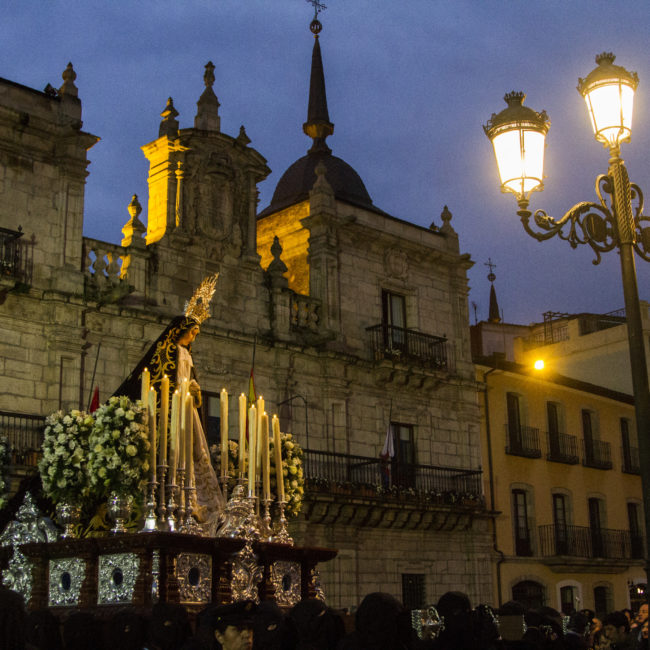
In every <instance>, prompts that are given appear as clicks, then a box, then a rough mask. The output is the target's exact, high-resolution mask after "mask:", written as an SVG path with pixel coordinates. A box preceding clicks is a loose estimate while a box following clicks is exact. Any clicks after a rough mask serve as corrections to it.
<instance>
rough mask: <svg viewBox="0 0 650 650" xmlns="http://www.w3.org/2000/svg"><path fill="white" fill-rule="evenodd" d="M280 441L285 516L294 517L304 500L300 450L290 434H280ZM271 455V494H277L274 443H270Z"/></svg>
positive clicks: (303, 478)
mask: <svg viewBox="0 0 650 650" xmlns="http://www.w3.org/2000/svg"><path fill="white" fill-rule="evenodd" d="M280 438H281V440H282V473H283V474H284V499H285V501H286V503H287V505H286V508H285V514H286V515H287V517H296V516H297V515H298V513H299V512H300V510H301V509H302V502H303V499H304V498H305V477H304V474H303V469H302V448H301V447H300V445H299V444H298V443H297V442H296V441H295V440H294V437H293V436H292V435H291V434H290V433H281V434H280ZM270 447H271V450H270V453H271V492H274V493H275V494H277V481H276V475H275V474H276V472H275V463H274V462H273V458H275V455H274V454H275V451H274V450H275V441H274V440H273V438H272V439H271V441H270Z"/></svg>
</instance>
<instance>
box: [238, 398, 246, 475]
mask: <svg viewBox="0 0 650 650" xmlns="http://www.w3.org/2000/svg"><path fill="white" fill-rule="evenodd" d="M245 459H246V395H244V393H242V394H241V395H240V396H239V478H240V479H242V478H244V464H245V462H246V461H245Z"/></svg>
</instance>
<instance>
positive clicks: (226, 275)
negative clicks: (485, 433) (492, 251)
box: [0, 66, 492, 606]
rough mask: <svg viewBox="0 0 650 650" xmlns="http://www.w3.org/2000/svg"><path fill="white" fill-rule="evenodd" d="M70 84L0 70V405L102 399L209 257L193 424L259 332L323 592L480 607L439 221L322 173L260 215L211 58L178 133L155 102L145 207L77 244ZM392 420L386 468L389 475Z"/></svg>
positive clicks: (80, 169) (456, 303)
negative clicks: (402, 215)
mask: <svg viewBox="0 0 650 650" xmlns="http://www.w3.org/2000/svg"><path fill="white" fill-rule="evenodd" d="M70 77H71V75H70V74H68V80H65V83H64V85H63V86H62V88H61V89H60V90H59V91H58V92H55V91H54V92H50V93H41V92H37V91H34V90H32V89H29V88H25V87H23V86H20V85H18V84H13V83H11V82H7V81H0V227H2V228H4V229H6V231H7V232H6V233H5V234H4V235H3V236H5V240H6V241H9V240H11V241H14V239H11V238H12V237H15V238H17V239H15V241H17V242H18V243H19V246H18V251H19V253H20V255H19V257H17V258H16V259H17V260H18V262H17V263H16V264H13V262H11V260H9V261H8V265H7V266H6V269H5V271H6V272H5V274H4V275H3V277H2V305H1V306H0V363H1V364H2V373H1V374H0V410H2V411H5V412H8V411H11V412H17V413H23V414H34V415H44V414H47V413H49V412H51V411H53V410H55V409H58V408H70V407H79V406H81V407H86V406H87V405H88V402H89V397H90V394H91V393H92V390H93V387H94V386H99V388H100V395H101V397H102V399H105V398H106V397H108V395H110V393H111V392H112V391H113V390H115V388H116V387H117V386H118V385H119V383H120V382H121V380H122V379H123V378H124V377H125V375H126V374H127V373H128V372H129V371H130V370H131V368H132V367H133V366H134V364H135V363H136V361H137V360H138V359H139V358H140V357H141V355H142V354H143V352H144V351H145V350H146V348H147V347H148V346H149V345H150V343H151V341H152V340H154V339H155V338H156V337H157V336H158V335H159V334H160V332H161V331H162V329H163V328H164V326H165V325H166V324H167V323H168V322H169V320H170V319H171V318H172V317H173V316H175V315H176V314H178V313H179V312H180V311H181V310H182V306H183V304H184V302H185V300H187V299H188V298H189V296H190V295H191V293H192V291H193V289H194V287H195V286H197V285H198V284H199V282H200V281H201V280H202V279H203V278H204V277H205V276H206V275H207V274H209V273H213V272H216V271H218V272H219V273H220V277H219V281H218V285H217V292H216V294H215V296H214V300H213V303H212V313H213V317H212V318H211V319H210V320H209V321H207V322H206V323H204V325H203V327H202V332H201V335H200V337H199V338H198V339H197V342H196V345H195V348H194V358H195V361H196V365H197V374H198V377H199V379H200V382H201V386H202V389H203V392H204V402H205V404H206V409H207V413H206V417H207V419H208V420H209V419H211V418H212V417H213V416H214V415H215V414H218V401H217V400H218V397H217V395H218V392H219V391H220V390H221V388H222V387H225V388H226V389H227V390H228V391H229V393H230V394H231V395H237V394H239V393H240V392H242V391H245V390H246V387H247V383H248V377H249V374H250V370H251V361H252V358H253V351H254V346H255V383H256V387H257V391H258V394H262V395H263V396H264V398H265V400H266V404H267V409H268V410H269V411H271V412H275V411H277V412H279V415H280V418H281V426H282V428H283V429H284V430H286V431H292V432H293V433H294V434H295V435H296V437H297V439H298V440H299V442H300V444H301V445H302V446H303V447H305V448H308V449H309V452H307V453H306V458H305V462H306V472H307V476H308V479H309V481H310V483H309V487H308V490H307V495H306V501H305V508H304V511H303V514H302V515H301V517H300V518H299V519H298V520H297V521H296V522H294V523H293V524H292V530H293V533H294V535H295V537H296V540H297V541H298V542H305V543H309V544H313V545H322V546H334V547H337V548H339V549H340V555H339V557H338V558H337V559H336V560H334V561H333V562H331V563H329V564H328V565H326V566H325V567H324V569H323V575H322V579H323V586H324V588H325V590H326V593H328V594H329V595H330V598H331V602H332V603H333V604H334V605H337V606H353V605H356V604H358V602H359V601H360V599H361V598H362V597H363V595H365V594H366V593H368V592H369V591H373V590H383V591H389V592H391V593H393V594H395V595H396V596H397V597H399V598H402V597H404V598H407V599H408V600H409V604H424V602H419V600H424V601H426V602H432V601H435V600H437V598H438V597H439V596H440V595H441V594H442V593H443V592H444V591H446V590H448V589H460V590H463V591H467V592H468V593H469V594H470V596H471V598H472V600H473V601H474V602H479V601H483V602H486V601H488V600H489V599H490V597H491V595H492V584H491V580H492V577H491V572H490V569H489V566H490V558H491V555H490V554H491V538H490V532H489V527H488V523H489V520H488V517H487V514H486V510H485V507H484V504H483V501H482V498H481V495H480V492H481V488H480V483H481V481H480V467H481V460H480V444H479V429H480V426H479V410H478V406H477V400H476V382H475V376H474V369H473V365H472V361H471V355H470V345H469V328H468V311H467V291H468V288H467V278H466V271H467V269H468V268H469V267H470V265H471V264H472V262H471V261H470V259H469V256H468V255H465V254H461V253H460V250H459V243H458V237H457V235H456V233H455V232H454V230H453V228H452V226H451V214H450V213H449V212H448V211H447V210H445V211H444V213H443V216H442V222H441V223H440V224H439V226H435V227H434V226H432V227H431V228H423V227H420V226H416V225H414V224H411V223H409V222H406V221H403V220H401V219H398V218H395V217H393V216H390V215H387V214H385V213H383V212H381V210H378V209H377V208H374V207H372V206H369V207H368V206H362V205H359V204H355V203H352V202H349V201H345V200H341V199H340V198H338V197H337V196H336V192H335V191H334V190H333V189H332V186H331V185H330V184H329V182H328V178H327V169H325V171H323V168H317V169H316V175H317V178H316V182H315V184H314V186H313V187H312V188H311V191H310V194H309V196H308V197H307V198H306V199H305V200H302V201H299V202H298V203H296V204H294V205H292V206H287V207H285V208H282V209H281V210H279V211H277V212H273V211H271V212H269V211H268V210H267V211H265V213H264V215H263V216H262V217H259V218H256V209H257V184H258V183H259V182H261V181H262V180H263V179H264V178H265V177H266V176H267V175H268V173H269V169H268V167H267V166H266V161H265V160H264V158H263V157H262V156H261V155H260V154H259V153H258V152H257V151H255V150H254V149H253V148H251V147H250V146H249V145H250V142H249V140H248V138H247V137H246V134H245V132H244V131H243V130H242V131H241V132H240V133H239V134H238V136H237V137H230V136H228V135H226V134H224V133H222V132H221V131H220V127H219V118H218V102H217V101H216V97H214V99H213V98H212V97H213V95H214V93H212V81H213V77H211V71H210V67H209V66H206V77H205V81H206V91H205V92H204V95H203V96H202V99H201V100H200V102H199V110H198V112H197V116H196V119H195V122H194V127H192V128H179V122H178V121H177V119H176V118H177V113H176V111H175V110H174V109H173V104H172V103H171V102H170V103H169V104H168V105H167V107H166V108H165V110H164V111H163V113H162V117H163V120H162V123H161V126H160V132H159V133H160V135H159V138H158V139H156V140H155V141H154V142H151V143H149V144H147V145H145V146H144V147H143V151H144V154H145V156H146V158H147V159H148V161H149V163H150V173H149V181H150V195H149V197H148V203H147V205H148V210H147V211H148V214H147V215H143V214H142V208H141V206H140V202H139V201H138V199H137V198H136V197H134V199H133V200H132V201H131V203H130V204H129V206H128V212H129V215H130V219H129V220H128V222H127V223H126V225H125V226H124V228H123V234H124V239H123V240H122V245H117V244H111V243H107V242H101V241H97V240H93V239H90V238H87V237H83V235H82V226H83V185H84V178H85V174H86V165H87V159H86V151H87V149H88V148H89V147H91V146H92V144H93V143H94V142H95V141H96V138H95V137H94V136H90V135H88V134H86V133H84V132H82V131H80V129H79V124H80V122H79V120H80V103H79V100H78V98H77V97H76V88H74V93H73V91H72V89H71V88H70V87H69V85H67V86H66V84H69V83H72V82H73V79H72V80H70ZM210 93H212V95H211V94H210ZM53 151H54V152H55V153H54V154H53V153H52V152H53ZM144 203H146V202H145V201H143V204H144ZM125 216H126V215H125ZM144 222H146V223H147V228H145V226H144V225H143V223H144ZM18 226H22V229H23V234H22V236H20V237H19V233H18ZM145 230H146V232H145ZM11 233H14V234H13V235H12V234H11ZM116 234H117V233H116ZM276 237H277V238H278V240H277V242H276V243H274V240H275V238H276ZM3 250H4V249H3ZM11 259H12V260H13V257H12V258H11ZM5 261H7V260H5ZM26 263H27V264H26ZM12 264H13V265H12ZM30 265H31V266H30ZM398 312H399V313H398ZM215 404H216V407H215ZM235 407H236V400H234V399H233V400H231V408H232V413H231V415H230V421H231V422H235V421H236V415H235V411H234V409H235ZM391 422H392V423H393V430H394V431H395V432H396V436H397V440H396V445H395V446H396V457H397V458H398V459H399V462H398V460H396V461H395V462H394V463H393V464H392V467H391V470H392V474H391V476H390V478H385V476H386V473H385V472H382V467H381V466H380V463H379V460H378V459H379V454H380V451H381V449H382V446H383V444H384V440H385V437H386V430H387V426H388V425H389V423H391ZM234 434H235V432H234V431H233V436H234ZM384 469H386V467H384ZM409 585H410V586H411V587H412V588H411V587H409ZM409 589H410V591H409ZM405 590H406V591H405ZM407 592H408V593H407Z"/></svg>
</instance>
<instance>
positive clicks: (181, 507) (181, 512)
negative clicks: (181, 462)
mask: <svg viewBox="0 0 650 650" xmlns="http://www.w3.org/2000/svg"><path fill="white" fill-rule="evenodd" d="M176 474H177V476H178V527H179V529H180V528H181V527H182V525H183V522H184V521H185V469H181V468H180V467H179V468H178V469H177V470H176Z"/></svg>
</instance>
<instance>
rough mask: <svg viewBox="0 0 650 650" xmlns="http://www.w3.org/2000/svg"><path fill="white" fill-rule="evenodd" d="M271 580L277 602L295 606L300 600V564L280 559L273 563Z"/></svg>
mask: <svg viewBox="0 0 650 650" xmlns="http://www.w3.org/2000/svg"><path fill="white" fill-rule="evenodd" d="M271 582H272V584H273V590H274V592H273V593H274V598H275V602H276V603H277V604H278V605H280V606H281V607H293V606H294V605H295V604H296V603H298V602H299V601H300V564H299V563H298V562H285V561H282V560H278V561H276V562H273V564H272V565H271Z"/></svg>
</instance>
